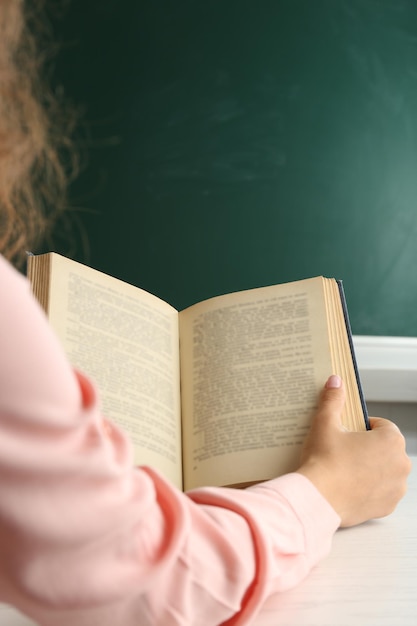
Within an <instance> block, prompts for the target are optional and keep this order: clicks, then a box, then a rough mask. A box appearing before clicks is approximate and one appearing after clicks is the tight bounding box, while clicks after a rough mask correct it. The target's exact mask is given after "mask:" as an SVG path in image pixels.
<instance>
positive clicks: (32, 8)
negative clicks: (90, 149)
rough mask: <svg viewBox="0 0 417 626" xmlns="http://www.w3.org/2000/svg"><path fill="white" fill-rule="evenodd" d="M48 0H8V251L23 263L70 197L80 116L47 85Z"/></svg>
mask: <svg viewBox="0 0 417 626" xmlns="http://www.w3.org/2000/svg"><path fill="white" fill-rule="evenodd" d="M44 10H45V7H44V2H43V0H30V1H29V0H0V251H1V252H2V253H3V254H4V256H6V258H8V259H9V260H10V261H11V262H13V263H14V264H15V265H16V266H18V267H19V266H22V265H23V262H24V259H25V251H26V250H30V249H33V248H35V247H36V245H38V244H39V243H40V242H41V241H43V240H44V239H45V237H46V236H47V234H48V233H50V232H51V229H52V227H53V224H54V221H55V218H56V217H57V216H58V215H60V213H61V212H62V211H63V209H64V208H65V206H66V204H67V186H68V180H69V175H70V172H72V171H74V170H75V160H76V156H75V151H74V150H73V146H72V142H71V139H70V137H71V133H72V129H73V124H74V121H75V118H74V116H72V115H68V114H67V111H64V108H63V106H62V103H61V102H60V98H59V97H58V96H57V94H56V93H54V92H53V91H52V90H51V88H50V87H49V86H48V85H47V81H46V77H45V74H46V64H47V61H49V56H50V52H51V50H52V49H53V46H52V45H51V43H50V41H49V36H48V31H47V26H46V25H47V21H46V20H44V19H43V18H44V15H43V13H44Z"/></svg>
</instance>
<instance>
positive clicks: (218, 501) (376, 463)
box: [0, 0, 410, 626]
mask: <svg viewBox="0 0 417 626" xmlns="http://www.w3.org/2000/svg"><path fill="white" fill-rule="evenodd" d="M24 8H25V5H24V3H23V1H22V0H0V225H1V231H0V232H1V239H0V244H1V250H2V252H3V255H4V256H5V257H6V258H7V259H8V260H9V261H11V262H13V263H15V264H18V263H19V262H20V261H21V259H22V257H23V255H24V250H25V249H27V248H30V247H32V242H33V241H36V240H37V239H39V236H40V235H44V234H45V233H46V231H47V227H48V225H49V224H50V223H51V217H50V216H48V215H47V212H46V208H47V207H49V206H52V205H56V206H58V204H62V203H63V201H64V200H65V176H64V168H63V167H62V165H61V161H60V159H59V158H58V155H59V154H60V150H61V148H62V146H63V145H64V146H65V142H64V143H63V142H62V141H61V144H59V141H60V137H59V135H58V134H57V130H56V127H55V126H54V125H53V120H54V104H53V99H51V98H50V97H46V94H47V92H46V91H45V88H44V86H43V87H42V88H41V87H40V84H39V82H37V79H36V76H37V75H38V71H37V70H39V68H38V59H39V55H38V54H37V53H36V46H35V43H34V39H33V37H32V36H31V35H30V34H29V31H28V28H27V21H26V25H25V20H24ZM29 17H30V16H29ZM26 18H27V16H26ZM27 19H28V18H27ZM29 22H30V23H32V24H34V23H35V21H34V18H32V17H30V20H29ZM58 199H59V203H58V202H57V200H58ZM9 261H6V260H5V259H4V258H0V284H1V292H2V302H1V307H0V346H1V350H0V601H2V602H7V603H10V604H14V605H15V606H16V607H18V608H19V609H20V610H21V611H23V612H25V613H26V614H27V615H29V616H30V617H32V618H33V619H34V620H35V621H36V622H38V623H39V624H43V625H52V624H54V625H59V626H67V625H68V626H69V625H71V626H72V625H75V624H76V625H77V626H83V625H89V626H90V625H96V624H97V625H98V624H100V626H105V625H107V624H108V625H111V626H114V625H115V624H121V625H123V626H131V625H134V624H135V625H138V626H145V625H147V624H149V625H151V624H152V625H153V626H155V625H158V624H160V625H163V626H170V625H179V624H187V625H191V624H202V625H203V624H204V626H210V625H211V624H213V625H216V624H248V623H250V622H251V619H252V618H253V616H254V615H255V614H256V613H257V611H259V609H260V607H261V606H262V603H263V601H264V600H265V599H266V598H267V597H268V595H270V594H271V593H275V592H279V591H283V590H286V589H288V588H290V587H293V586H294V585H296V584H298V583H299V582H300V581H301V580H302V579H303V578H304V577H305V576H306V574H307V573H308V572H309V571H310V570H311V568H312V567H313V566H314V565H315V564H317V563H318V562H319V561H320V559H321V558H323V557H324V556H325V555H326V554H327V553H328V551H329V549H330V546H331V541H332V537H333V535H334V533H335V531H336V530H337V528H338V527H339V526H351V525H354V524H358V523H361V522H363V521H365V520H367V519H370V518H374V517H382V516H385V515H387V514H389V513H390V512H391V511H392V510H393V509H394V508H395V506H396V504H397V503H398V501H399V500H400V499H401V497H402V496H403V495H404V493H405V489H406V478H407V475H408V473H409V470H410V462H409V459H408V457H407V455H406V453H405V445H404V439H403V437H402V435H401V433H400V432H399V430H398V429H397V428H396V426H395V425H394V424H392V423H391V422H388V421H386V420H382V419H378V418H373V419H371V426H372V430H371V431H369V432H366V433H349V432H346V431H345V430H344V429H343V427H342V425H341V420H340V415H341V410H342V407H343V403H344V388H343V383H342V381H341V380H340V379H339V378H338V377H337V376H332V377H330V378H329V380H328V381H327V383H326V384H325V386H324V388H323V392H322V396H321V398H320V402H319V407H318V410H317V412H316V415H315V417H314V420H313V425H312V428H311V432H310V434H309V437H308V440H307V442H306V445H305V448H304V451H303V454H302V458H301V459H300V466H299V469H298V471H297V472H295V473H293V474H289V475H287V476H283V477H280V478H276V479H275V480H271V481H268V482H266V483H263V484H261V485H257V486H255V487H252V488H250V489H247V490H242V491H237V490H231V489H221V488H206V489H198V490H195V491H193V492H192V493H189V494H187V495H185V494H182V493H179V492H178V491H176V490H175V489H174V488H173V487H172V486H171V485H170V484H168V483H167V482H166V481H165V480H164V479H163V478H162V477H161V476H159V475H158V474H157V472H155V471H154V470H153V469H152V468H147V467H140V468H136V469H135V468H133V467H132V453H131V447H130V444H129V442H128V440H127V438H126V437H125V435H124V434H123V433H122V432H121V431H120V430H119V429H118V428H117V427H115V426H114V425H112V424H110V423H107V422H106V421H105V420H104V419H103V417H102V416H101V415H100V412H99V407H98V402H97V393H96V390H95V388H94V386H93V385H92V383H91V382H90V381H89V380H88V379H86V378H85V377H84V376H83V375H81V374H79V373H77V372H74V371H73V370H72V368H71V366H70V364H69V363H68V361H67V359H66V357H65V355H64V354H63V351H62V349H61V347H60V345H59V343H58V341H57V339H56V338H55V336H54V335H53V333H52V332H51V330H50V328H49V326H48V323H47V321H46V319H45V318H44V315H43V313H42V312H41V311H40V309H39V307H38V306H37V304H36V303H35V302H34V300H33V298H32V297H31V294H30V289H29V287H28V284H27V282H26V280H25V279H24V278H23V277H22V276H20V275H19V274H18V273H17V272H16V271H15V270H14V269H13V268H12V267H11V264H10V263H9Z"/></svg>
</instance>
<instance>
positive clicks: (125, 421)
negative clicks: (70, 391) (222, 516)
mask: <svg viewBox="0 0 417 626" xmlns="http://www.w3.org/2000/svg"><path fill="white" fill-rule="evenodd" d="M49 319H50V322H51V324H52V326H53V327H54V329H55V330H56V332H57V333H58V336H59V337H60V339H61V341H62V343H63V346H64V349H65V351H66V353H67V355H68V357H69V359H70V361H71V363H72V364H73V365H74V366H75V367H77V368H78V369H80V370H81V371H83V372H85V373H86V374H88V376H90V377H91V378H92V379H93V381H94V382H95V383H96V385H97V387H98V389H99V393H100V398H101V405H102V410H103V414H104V415H105V416H106V417H108V418H109V419H111V420H113V421H114V422H116V423H117V424H119V425H120V426H121V427H122V428H123V429H124V430H125V431H127V433H128V434H129V436H130V438H131V440H132V442H133V444H134V448H135V463H136V464H138V465H152V466H154V467H155V468H157V469H158V470H159V471H161V472H162V473H163V474H164V475H165V476H166V477H167V478H169V479H170V480H171V481H172V482H174V484H176V485H177V486H178V487H180V488H181V487H182V458H181V424H180V398H179V352H178V313H177V311H176V310H175V309H174V308H172V307H171V306H170V305H168V304H166V303H165V302H163V301H162V300H160V299H158V298H156V297H155V296H153V295H151V294H149V293H147V292H146V291H143V290H141V289H138V288H136V287H133V286H132V285H128V284H126V283H124V282H122V281H120V280H117V279H116V278H112V277H110V276H107V275H105V274H103V273H101V272H98V271H96V270H93V269H91V268H89V267H87V266H85V265H81V264H79V263H75V262H74V261H71V260H69V259H66V258H64V257H61V256H59V255H56V254H53V257H52V278H51V298H50V306H49Z"/></svg>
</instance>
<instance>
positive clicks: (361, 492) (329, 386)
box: [297, 376, 411, 526]
mask: <svg viewBox="0 0 417 626" xmlns="http://www.w3.org/2000/svg"><path fill="white" fill-rule="evenodd" d="M344 402H345V391H344V385H343V382H342V381H341V380H340V378H339V377H338V376H331V377H330V378H329V380H328V381H327V383H326V386H325V388H324V389H323V392H322V394H321V397H320V401H319V406H318V409H317V411H316V414H315V416H314V418H313V422H312V425H311V430H310V433H309V435H308V437H307V440H306V442H305V445H304V448H303V452H302V456H301V465H300V468H299V469H298V470H297V471H298V472H299V473H300V474H303V475H304V476H306V477H307V478H308V479H309V480H310V481H311V482H312V483H313V484H314V485H315V486H316V487H317V489H318V490H319V491H320V492H321V493H322V495H323V496H324V497H325V498H326V499H327V500H328V502H329V503H330V504H331V505H332V507H333V508H334V509H335V511H336V512H337V513H338V514H339V516H340V518H341V526H353V525H355V524H360V523H361V522H364V521H366V520H368V519H372V518H377V517H384V516H386V515H388V514H390V513H392V511H393V510H394V509H395V507H396V506H397V504H398V502H399V501H400V500H401V498H402V497H403V496H404V494H405V492H406V489H407V484H406V481H407V476H408V474H409V473H410V469H411V461H410V459H409V457H408V456H407V454H406V451H405V439H404V437H403V435H402V434H401V432H400V430H399V429H398V427H397V426H396V425H395V424H394V423H393V422H390V421H389V420H385V419H382V418H378V417H374V418H370V425H371V430H369V431H366V432H349V431H347V430H346V429H345V427H344V426H343V425H342V421H341V413H342V408H343V405H344Z"/></svg>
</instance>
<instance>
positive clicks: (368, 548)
mask: <svg viewBox="0 0 417 626" xmlns="http://www.w3.org/2000/svg"><path fill="white" fill-rule="evenodd" d="M416 513H417V457H413V471H412V473H411V476H410V479H409V488H408V493H407V495H406V496H405V498H404V499H403V500H402V502H401V503H400V505H399V507H398V508H397V510H396V511H395V512H394V513H393V514H392V515H391V516H390V517H388V518H385V519H383V520H379V521H373V522H368V523H367V524H363V525H362V526H358V527H356V528H350V529H345V530H339V531H338V532H337V533H336V536H335V538H334V542H333V549H332V552H331V554H330V556H329V557H328V558H327V559H326V560H324V561H323V562H322V563H321V564H320V565H319V566H318V567H316V568H315V569H314V570H313V572H311V574H310V575H309V576H308V578H307V579H306V580H305V581H304V582H303V583H302V584H301V585H299V586H298V587H297V588H296V589H293V590H292V591H289V592H287V593H283V594H279V595H278V594H277V595H276V596H274V597H272V598H270V599H269V600H268V602H267V604H266V605H265V607H264V609H263V610H262V612H261V614H260V615H259V616H258V617H257V619H256V620H255V624H254V626H255V625H256V626H416V624H417V525H416V517H417V516H416ZM0 626H33V622H31V621H30V620H28V619H26V618H25V617H23V616H22V615H20V614H19V613H18V612H16V611H14V610H13V609H11V608H9V607H6V606H4V605H0ZM57 626H58V625H57ZM115 626H116V625H115ZM117 626H123V625H122V624H120V625H117ZM138 626H140V624H138ZM190 626H191V625H190Z"/></svg>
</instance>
